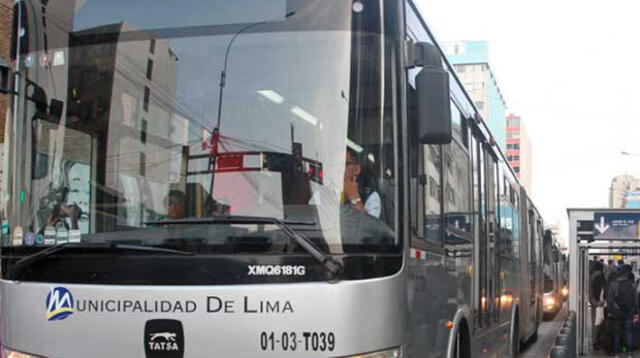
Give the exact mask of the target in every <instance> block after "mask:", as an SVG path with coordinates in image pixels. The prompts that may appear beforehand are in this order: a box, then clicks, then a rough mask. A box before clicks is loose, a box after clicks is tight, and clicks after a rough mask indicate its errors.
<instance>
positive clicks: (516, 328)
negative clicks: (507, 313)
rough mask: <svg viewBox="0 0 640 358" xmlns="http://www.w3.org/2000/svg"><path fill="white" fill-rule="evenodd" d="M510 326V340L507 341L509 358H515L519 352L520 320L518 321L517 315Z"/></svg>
mask: <svg viewBox="0 0 640 358" xmlns="http://www.w3.org/2000/svg"><path fill="white" fill-rule="evenodd" d="M511 322H512V326H511V338H510V339H509V357H510V358H515V357H517V356H518V353H519V352H520V320H519V319H518V313H515V314H514V316H513V320H512V321H511Z"/></svg>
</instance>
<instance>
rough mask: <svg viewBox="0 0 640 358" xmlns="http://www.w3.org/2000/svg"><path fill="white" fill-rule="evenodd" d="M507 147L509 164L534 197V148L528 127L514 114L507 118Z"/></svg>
mask: <svg viewBox="0 0 640 358" xmlns="http://www.w3.org/2000/svg"><path fill="white" fill-rule="evenodd" d="M506 130H507V145H506V150H507V151H506V154H507V159H508V160H509V164H511V167H512V168H513V170H514V171H515V172H516V175H517V176H518V179H520V183H521V184H522V185H523V186H524V187H525V189H526V190H527V193H529V195H532V193H533V191H532V189H533V150H532V149H533V148H532V146H531V138H529V134H528V133H527V129H526V126H525V125H524V122H523V120H522V118H521V117H520V116H516V115H514V114H513V113H511V114H509V116H507V125H506Z"/></svg>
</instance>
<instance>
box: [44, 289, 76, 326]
mask: <svg viewBox="0 0 640 358" xmlns="http://www.w3.org/2000/svg"><path fill="white" fill-rule="evenodd" d="M46 303H47V319H48V320H49V321H56V320H61V319H65V318H67V317H69V316H70V315H71V314H73V295H72V294H71V292H69V290H67V289H66V288H64V287H54V288H52V289H51V291H49V294H48V295H47V302H46Z"/></svg>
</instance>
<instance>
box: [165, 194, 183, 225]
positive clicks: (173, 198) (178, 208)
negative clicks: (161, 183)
mask: <svg viewBox="0 0 640 358" xmlns="http://www.w3.org/2000/svg"><path fill="white" fill-rule="evenodd" d="M185 201H186V200H185V195H184V193H183V192H181V191H180V190H171V191H170V192H169V195H167V216H168V217H169V218H170V219H174V220H175V219H184V218H185V217H186V203H185Z"/></svg>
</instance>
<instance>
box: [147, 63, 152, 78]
mask: <svg viewBox="0 0 640 358" xmlns="http://www.w3.org/2000/svg"><path fill="white" fill-rule="evenodd" d="M152 75H153V60H152V59H149V60H147V79H148V80H149V81H151V76H152Z"/></svg>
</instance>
